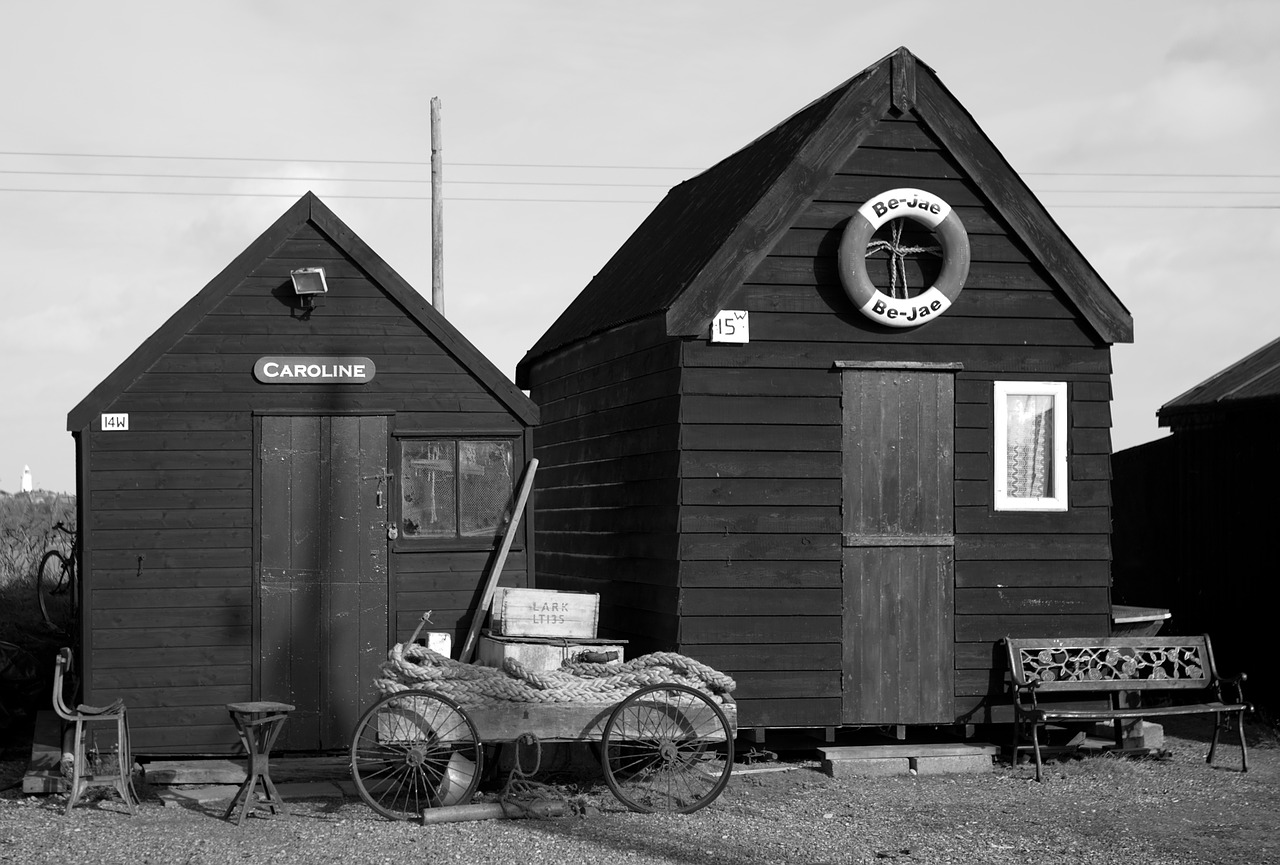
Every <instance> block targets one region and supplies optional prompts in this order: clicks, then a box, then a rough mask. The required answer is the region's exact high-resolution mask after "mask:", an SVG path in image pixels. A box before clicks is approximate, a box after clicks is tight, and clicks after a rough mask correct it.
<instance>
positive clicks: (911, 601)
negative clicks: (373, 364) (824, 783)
mask: <svg viewBox="0 0 1280 865" xmlns="http://www.w3.org/2000/svg"><path fill="white" fill-rule="evenodd" d="M993 86H994V85H993ZM899 188H910V189H913V190H914V192H915V193H920V194H921V196H922V198H923V197H927V196H934V197H937V198H939V199H941V200H943V201H944V202H946V203H949V204H950V205H951V206H952V207H953V208H954V211H955V212H956V213H957V214H958V216H959V218H960V219H961V221H962V222H963V226H964V228H965V230H966V232H967V238H968V243H969V245H970V247H971V258H972V263H971V267H970V269H969V271H968V276H967V279H966V280H965V281H964V287H963V291H962V292H961V293H960V294H959V295H958V297H956V298H955V301H954V304H953V305H952V306H951V307H950V308H949V309H943V308H942V305H941V303H940V304H939V306H938V307H932V306H931V305H930V306H929V311H930V312H931V313H934V314H932V315H931V317H930V318H929V319H928V322H927V323H924V324H919V323H918V322H916V324H919V326H914V327H906V328H903V327H893V326H887V325H885V324H880V323H877V322H875V321H873V320H872V319H871V318H870V317H869V316H868V315H864V314H862V313H861V312H860V311H859V308H858V307H857V306H855V304H854V303H853V302H852V301H851V295H849V294H847V290H848V289H847V283H846V281H845V278H844V277H843V276H842V275H841V273H840V270H841V267H840V264H839V254H840V249H841V245H842V242H843V240H842V238H844V236H845V233H846V229H847V226H848V225H849V223H850V221H851V217H854V216H855V214H856V212H857V211H858V210H859V207H860V206H862V205H863V204H864V203H865V202H868V201H869V200H871V199H873V198H874V197H876V196H879V195H881V194H883V193H885V192H886V191H888V190H895V189H899ZM899 204H902V205H903V206H904V207H905V205H906V202H905V201H902V202H899ZM885 206H886V207H888V206H892V205H891V204H889V203H888V202H886V204H885ZM934 212H935V213H937V212H938V211H934ZM908 229H909V230H910V226H909V227H908ZM882 235H883V232H881V233H880V234H877V235H876V236H877V237H881V236H882ZM904 238H905V235H904ZM895 242H896V241H895ZM902 242H903V243H904V244H905V240H903V241H902ZM930 242H932V241H931V239H930V238H929V237H928V236H927V234H926V236H925V237H924V238H923V239H922V241H921V244H920V245H924V246H927V245H929V243H930ZM868 251H870V249H868ZM949 254H950V253H948V255H949ZM956 254H958V252H957V253H956ZM905 258H906V262H905V264H904V265H903V266H901V267H899V268H898V269H899V271H900V272H902V271H903V270H905V275H906V278H907V284H908V285H909V286H911V291H913V292H915V291H919V290H920V289H922V288H923V287H924V286H926V285H929V284H930V283H931V282H932V281H933V280H935V279H937V280H938V281H939V283H941V282H942V281H943V276H942V275H941V274H942V273H944V272H945V268H946V267H947V255H944V256H943V261H942V267H941V269H940V267H939V264H938V263H937V259H928V258H925V257H924V256H917V255H909V256H905ZM868 261H871V262H874V261H875V259H874V258H873V259H868ZM868 266H869V267H870V266H871V265H870V264H869V265H868ZM878 267H879V268H884V261H883V259H880V264H879V265H878ZM873 274H874V276H875V279H876V280H877V281H878V284H879V285H882V286H886V291H887V290H889V289H888V287H889V286H890V283H891V282H892V281H893V280H892V279H891V278H890V276H889V274H888V272H887V270H884V269H880V270H876V271H874V272H873ZM901 302H902V303H905V304H907V305H910V303H911V301H907V300H904V301H901ZM908 314H909V313H904V318H905V317H906V316H907V315H908ZM895 323H896V324H901V323H903V322H895ZM743 324H746V325H747V328H748V330H747V333H746V334H745V335H746V337H747V338H746V340H745V341H739V342H727V341H717V340H724V339H730V340H732V339H739V340H741V338H742V337H743V336H744V334H743V333H742V330H741V326H742V325H743ZM730 330H733V331H736V332H735V333H732V334H730V333H729V331H730ZM1131 334H1132V322H1131V319H1130V316H1129V314H1128V312H1127V310H1126V309H1125V308H1124V306H1123V305H1122V304H1121V303H1120V301H1119V300H1118V299H1117V298H1116V297H1115V295H1114V294H1113V293H1112V292H1111V291H1110V290H1109V289H1108V287H1107V286H1106V285H1105V284H1104V282H1103V281H1102V279H1101V278H1100V277H1099V276H1098V274H1097V273H1096V272H1095V271H1094V270H1093V268H1092V267H1091V266H1090V265H1089V263H1088V262H1087V261H1086V260H1085V259H1084V258H1083V257H1082V256H1081V254H1080V252H1079V251H1078V250H1077V249H1076V248H1075V247H1074V246H1073V245H1072V244H1071V242H1070V241H1069V240H1068V239H1067V238H1066V236H1064V234H1063V232H1062V231H1061V229H1060V228H1059V227H1058V226H1057V225H1056V224H1055V223H1054V221H1053V220H1052V219H1051V218H1050V216H1049V215H1048V213H1046V211H1045V209H1044V207H1043V206H1042V205H1041V204H1040V203H1039V202H1038V201H1037V200H1036V198H1035V196H1034V195H1032V193H1031V192H1030V191H1029V190H1028V189H1027V187H1026V185H1025V184H1024V183H1023V181H1022V180H1021V178H1020V177H1019V176H1018V174H1017V173H1016V172H1014V170H1013V169H1012V168H1011V167H1010V166H1009V165H1008V163H1006V161H1005V160H1004V158H1003V157H1002V156H1001V155H1000V153H999V151H997V150H996V148H995V147H994V145H993V144H992V143H991V142H990V141H989V140H988V139H987V137H986V135H984V134H983V132H982V130H981V129H979V127H978V126H977V124H976V123H975V122H974V120H973V118H972V117H970V115H969V114H968V113H967V112H966V111H965V109H964V108H963V107H962V106H961V105H960V104H959V103H958V102H957V101H956V100H955V99H954V98H953V97H952V95H951V94H950V93H949V92H948V91H947V89H946V88H945V87H944V86H943V85H942V83H941V82H940V81H939V79H938V77H937V75H936V74H935V73H934V71H933V70H931V69H930V68H929V67H927V66H925V65H924V64H923V63H921V62H919V61H918V60H917V58H916V57H915V56H914V55H912V54H911V53H910V52H909V51H907V50H906V49H899V50H898V51H896V52H894V53H893V54H891V55H890V56H888V57H885V58H884V59H882V60H881V61H879V62H878V63H876V64H874V65H873V66H871V67H869V68H868V69H866V70H865V71H863V72H862V73H860V74H858V75H857V76H856V77H854V78H852V79H850V80H849V81H847V82H845V83H843V84H841V85H840V86H839V87H837V88H836V89H834V90H832V91H831V92H830V93H828V94H826V95H824V96H821V97H819V98H818V99H817V100H816V101H814V102H813V103H812V104H810V105H809V106H807V107H805V108H804V109H802V110H801V111H800V112H799V113H797V114H795V115H793V116H792V117H790V118H788V119H786V120H784V121H783V122H782V123H780V124H779V125H778V126H776V127H774V128H773V129H771V130H769V131H768V132H766V133H764V134H763V135H761V136H760V137H759V138H758V139H756V140H755V141H753V142H752V143H750V144H748V145H747V146H746V147H744V148H743V149H741V150H740V151H738V152H737V153H735V154H733V155H732V156H729V157H728V158H726V159H725V160H723V161H722V162H720V163H718V164H716V165H714V166H713V167H711V168H710V169H708V170H707V171H705V172H703V173H702V174H700V175H698V176H697V177H694V178H693V179H691V180H689V181H687V182H685V183H682V184H680V185H679V186H677V187H676V188H674V189H673V190H671V191H670V193H668V195H667V196H666V197H665V199H664V200H663V201H662V202H661V203H660V204H659V205H658V206H657V207H656V208H655V210H654V211H653V212H652V213H651V214H650V216H649V217H648V218H647V219H646V220H645V221H644V223H643V224H642V225H641V226H640V227H639V228H638V229H637V230H636V232H635V233H634V234H633V235H632V236H631V238H630V239H629V240H627V241H626V243H625V244H624V245H623V246H622V247H621V248H620V249H619V250H618V252H617V253H616V254H615V255H614V256H613V258H612V259H611V260H610V261H609V262H608V263H607V264H606V265H605V266H604V268H603V269H602V270H601V271H600V273H599V274H598V275H597V276H596V277H595V278H594V279H593V281H592V282H591V283H590V284H589V285H588V286H587V287H586V288H585V289H584V290H583V291H582V292H581V293H580V294H579V295H578V297H577V298H576V299H575V300H574V301H573V302H572V303H571V304H570V305H569V307H568V308H567V309H566V310H565V311H564V313H563V314H562V315H561V316H560V318H559V319H558V320H557V321H556V322H555V323H554V324H553V325H552V326H551V327H550V329H548V330H547V331H546V333H545V334H543V336H542V337H541V338H540V339H539V340H538V342H537V343H536V345H534V347H533V348H532V349H531V350H530V351H529V352H528V353H527V355H526V356H525V358H524V359H523V360H522V362H521V363H520V365H519V367H518V368H517V382H518V383H519V384H520V385H521V386H522V387H525V388H528V389H530V391H531V395H532V397H533V399H534V400H535V401H536V402H537V403H538V404H539V407H540V409H541V411H542V424H541V426H540V427H539V428H538V430H537V432H536V435H535V442H536V448H537V454H538V456H539V459H540V468H539V491H538V502H539V512H538V520H539V523H538V554H537V573H538V583H539V585H540V586H542V587H561V588H564V589H577V590H589V591H598V592H600V593H601V594H602V595H603V598H602V605H601V630H602V632H604V633H608V634H610V635H612V636H616V637H627V638H630V639H631V640H632V641H633V642H634V644H635V646H636V650H637V651H639V650H641V649H642V648H651V649H674V650H678V651H681V652H684V653H687V654H689V655H691V656H694V657H696V658H699V659H702V660H703V661H706V662H708V663H710V664H712V665H714V666H716V667H718V668H721V669H724V670H726V671H728V672H730V673H732V674H733V675H734V676H735V677H736V678H737V680H738V683H739V691H738V694H737V696H738V698H739V700H740V703H739V706H740V719H741V723H742V724H743V725H744V726H746V727H756V728H782V727H808V728H817V727H823V728H832V727H839V726H846V725H909V724H930V725H932V724H951V723H955V722H958V721H974V722H981V721H986V720H991V719H996V720H999V719H1000V709H999V708H998V703H999V700H1000V698H999V693H1000V690H1001V684H1000V679H1001V674H1000V672H999V670H998V667H997V665H998V663H999V661H998V652H997V651H996V649H997V645H996V644H997V641H998V640H999V639H1000V638H1001V637H1002V636H1004V635H1006V634H1018V635H1032V634H1036V635H1065V634H1096V635H1105V634H1107V633H1108V631H1109V627H1110V618H1109V616H1110V595H1109V580H1110V558H1111V552H1110V527H1111V517H1110V504H1111V500H1110V483H1109V477H1110V474H1109V458H1110V450H1111V439H1110V425H1111V412H1110V400H1111V355H1110V347H1111V345H1112V344H1113V343H1115V342H1123V341H1129V340H1130V339H1131ZM1015 404H1017V405H1019V406H1021V407H1022V408H1026V407H1028V406H1038V408H1035V416H1036V417H1038V418H1040V419H1041V420H1047V419H1050V418H1052V417H1054V416H1056V418H1058V419H1059V421H1060V422H1061V426H1054V427H1053V429H1054V430H1056V433H1055V434H1056V435H1057V436H1058V437H1057V438H1055V439H1054V440H1053V441H1051V442H1049V443H1048V444H1045V442H1044V441H1041V443H1040V445H1039V447H1041V448H1042V449H1043V448H1047V453H1046V452H1043V451H1042V454H1041V455H1042V456H1045V457H1046V458H1048V459H1049V460H1050V469H1052V470H1053V471H1054V474H1053V477H1052V482H1051V485H1050V486H1051V489H1049V490H1048V491H1046V490H1045V489H1044V488H1043V487H1042V488H1040V489H1039V491H1034V492H1027V491H1026V490H1025V489H1024V488H1023V487H1022V486H1020V484H1021V483H1022V481H1018V482H1017V483H1018V484H1019V485H1015V486H1013V487H1010V488H1009V489H1005V488H1004V487H1003V486H1002V485H1003V484H1005V483H1006V482H1007V481H1009V480H1010V478H1011V477H1012V476H1013V475H1014V474H1016V467H1012V468H1011V467H1010V462H1009V456H1010V455H1012V454H1013V449H1012V445H1010V444H1008V442H1007V441H1006V439H1005V434H1006V430H1007V429H1008V428H1007V427H1006V426H1005V424H1006V421H1007V420H1008V418H1009V416H1010V413H1011V411H1013V406H1014V405H1015ZM1043 408H1047V411H1042V409H1043ZM997 419H999V423H997ZM997 443H1000V446H1001V447H1002V448H1004V449H1003V450H1001V451H999V452H998V451H997ZM998 488H999V489H998Z"/></svg>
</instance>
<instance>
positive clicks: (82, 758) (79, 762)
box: [53, 648, 138, 814]
mask: <svg viewBox="0 0 1280 865" xmlns="http://www.w3.org/2000/svg"><path fill="white" fill-rule="evenodd" d="M72 673H73V663H72V659H71V650H70V649H68V648H62V649H59V650H58V659H57V661H56V662H55V666H54V674H53V711H54V712H56V713H57V714H58V717H59V718H62V719H63V720H64V721H67V722H68V723H71V724H74V725H75V733H74V737H73V744H72V748H71V758H72V764H71V795H70V797H69V798H68V799H67V811H66V813H67V814H70V813H71V809H72V808H73V807H74V806H75V804H76V802H78V801H79V800H80V797H81V796H82V795H84V791H85V790H86V789H88V788H89V787H103V786H112V787H115V789H116V791H117V792H118V793H119V794H120V798H121V799H123V800H124V804H125V805H126V806H127V807H128V808H129V813H130V814H137V813H138V810H137V801H138V796H137V793H136V792H135V791H134V789H133V753H132V751H131V750H130V748H129V722H128V720H127V719H126V718H125V708H124V700H116V701H115V702H114V703H112V704H111V705H109V706H86V705H85V704H83V703H81V704H79V705H77V706H76V707H75V708H74V709H72V708H71V707H70V706H68V705H67V703H66V700H65V699H64V698H63V689H64V687H65V680H67V679H70V678H71V676H72ZM95 722H96V723H102V724H115V725H116V742H117V748H118V752H117V756H118V758H119V759H118V760H117V761H116V771H115V773H114V774H112V775H103V776H101V777H99V776H98V775H96V774H94V773H93V772H91V771H89V769H90V767H89V765H88V759H87V754H86V753H85V745H86V739H87V738H88V737H87V736H86V732H87V730H86V728H87V727H88V726H89V725H90V724H93V723H95Z"/></svg>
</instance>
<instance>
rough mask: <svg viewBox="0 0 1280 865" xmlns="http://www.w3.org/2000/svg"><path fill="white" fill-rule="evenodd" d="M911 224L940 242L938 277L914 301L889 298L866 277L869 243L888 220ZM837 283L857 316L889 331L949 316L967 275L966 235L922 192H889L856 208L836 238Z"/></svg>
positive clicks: (947, 211)
mask: <svg viewBox="0 0 1280 865" xmlns="http://www.w3.org/2000/svg"><path fill="white" fill-rule="evenodd" d="M902 218H905V219H913V220H915V221H916V222H919V223H920V224H922V225H926V226H928V227H929V228H931V229H933V231H934V232H935V233H936V234H937V235H938V238H939V240H941V242H942V272H941V273H940V274H938V280H937V282H935V283H934V284H933V285H932V286H930V287H929V289H928V290H926V291H924V292H922V293H921V294H918V295H916V296H915V297H910V298H906V297H902V298H899V297H890V296H889V295H887V294H885V293H884V292H882V291H881V290H880V289H878V288H876V287H875V285H874V284H873V283H872V282H871V277H870V276H868V275H867V244H868V243H869V242H870V241H871V237H872V235H874V234H875V233H876V230H877V229H879V228H880V226H882V225H884V224H885V223H886V222H888V221H889V220H891V219H902ZM839 263H840V281H841V282H842V283H843V284H844V290H845V293H846V294H848V295H849V297H850V299H851V300H853V304H854V306H856V307H857V308H858V311H859V312H861V313H862V314H863V315H865V316H866V317H867V318H869V319H871V320H872V321H878V322H880V323H881V324H884V325H888V326H889V327H914V326H916V325H918V324H923V323H924V322H925V321H928V320H930V319H932V318H934V317H936V316H938V315H941V314H942V313H944V312H946V311H947V308H948V307H949V306H951V303H952V302H953V301H954V300H955V299H956V297H957V296H958V295H959V294H960V289H961V288H963V287H964V280H965V277H967V276H968V275H969V236H968V235H967V234H966V233H965V230H964V226H963V225H962V224H961V223H960V217H958V216H957V215H956V214H955V211H953V210H952V209H951V205H949V204H947V203H946V202H945V201H943V200H942V199H941V198H939V197H938V196H936V195H932V194H930V193H928V192H925V191H924V190H922V189H910V188H903V189H890V190H888V191H886V192H882V193H880V194H879V195H877V196H875V197H874V198H872V199H870V200H869V201H867V203H866V204H864V205H862V207H860V208H858V212H857V213H856V214H855V215H854V217H853V218H852V219H850V220H849V224H848V225H847V226H845V229H844V236H843V237H841V239H840V255H839Z"/></svg>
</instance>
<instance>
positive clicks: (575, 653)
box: [476, 634, 626, 672]
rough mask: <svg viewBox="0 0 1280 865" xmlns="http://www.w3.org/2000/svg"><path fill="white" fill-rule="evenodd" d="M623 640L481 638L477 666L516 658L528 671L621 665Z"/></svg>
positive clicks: (478, 644)
mask: <svg viewBox="0 0 1280 865" xmlns="http://www.w3.org/2000/svg"><path fill="white" fill-rule="evenodd" d="M625 646H626V640H557V639H538V638H536V637H530V638H516V637H499V636H494V635H492V634H489V635H485V636H482V637H481V638H480V642H479V643H477V645H476V663H477V664H483V665H484V666H486V667H501V666H502V662H503V661H505V660H506V659H507V658H515V659H516V660H517V661H519V662H520V663H521V664H522V665H523V666H524V667H525V669H527V670H532V671H534V672H546V671H548V670H558V669H560V667H561V666H562V665H563V664H564V663H565V662H569V663H578V662H583V661H585V662H589V663H621V662H622V661H624V660H625V658H624V657H623V655H624V647H625Z"/></svg>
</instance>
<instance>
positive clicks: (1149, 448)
mask: <svg viewBox="0 0 1280 865" xmlns="http://www.w3.org/2000/svg"><path fill="white" fill-rule="evenodd" d="M1157 418H1158V420H1159V423H1160V426H1162V427H1168V429H1169V431H1170V432H1171V433H1172V435H1168V436H1165V437H1164V438H1160V439H1156V440H1155V441H1150V442H1147V443H1146V444H1142V445H1138V446H1137V447H1132V448H1127V449H1125V450H1122V451H1120V452H1119V453H1117V454H1116V455H1115V458H1114V462H1115V592H1116V598H1117V600H1118V601H1123V602H1125V603H1130V604H1159V605H1160V606H1161V607H1167V608H1168V609H1169V611H1170V612H1171V613H1172V617H1171V618H1170V620H1169V624H1168V626H1167V628H1166V629H1167V630H1176V631H1177V632H1178V633H1188V634H1200V633H1206V632H1208V633H1210V634H1212V636H1213V646H1214V651H1215V654H1216V655H1217V661H1218V668H1219V669H1221V670H1222V671H1223V672H1224V673H1239V672H1245V673H1247V674H1248V676H1249V681H1248V684H1247V686H1246V691H1247V695H1248V697H1249V700H1250V702H1253V703H1256V704H1258V705H1259V706H1261V707H1263V708H1265V709H1266V710H1267V711H1268V712H1269V713H1271V714H1273V715H1274V714H1275V713H1278V712H1280V676H1277V675H1276V673H1275V672H1273V671H1272V670H1271V667H1270V665H1269V664H1267V663H1265V662H1264V659H1266V658H1268V657H1269V656H1270V651H1269V650H1270V638H1271V625H1272V622H1273V619H1274V616H1273V612H1272V610H1273V605H1272V604H1271V603H1269V602H1265V601H1263V600H1262V599H1263V598H1265V591H1263V590H1260V589H1259V587H1260V586H1264V585H1266V584H1268V583H1269V582H1270V576H1271V575H1272V574H1274V573H1275V570H1276V565H1275V554H1274V553H1273V552H1272V550H1271V544H1270V540H1271V539H1272V538H1273V537H1274V536H1275V533H1276V525H1277V517H1278V516H1280V507H1277V505H1276V497H1275V490H1276V489H1277V485H1278V484H1280V462H1277V460H1276V458H1275V440H1276V433H1275V431H1276V428H1277V423H1280V339H1277V340H1275V341H1273V342H1270V343H1268V344H1267V345H1264V346H1263V347H1262V348H1260V349H1258V350H1257V351H1255V352H1253V353H1252V354H1249V355H1248V356H1246V357H1244V358H1242V359H1240V360H1239V361H1237V362H1236V363H1233V364H1231V365H1230V366H1228V367H1227V368H1226V369H1224V370H1222V371H1220V372H1218V373H1216V374H1215V375H1212V376H1210V377H1209V378H1207V379H1205V380H1204V381H1202V382H1201V383H1200V384H1198V385H1196V386H1195V387H1193V388H1191V389H1190V390H1188V391H1187V392H1186V393H1184V394H1181V395H1179V396H1177V397H1174V398H1173V399H1171V400H1169V402H1167V403H1165V404H1164V405H1163V406H1161V407H1160V411H1159V412H1158V413H1157Z"/></svg>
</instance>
